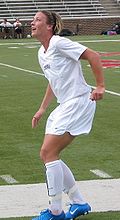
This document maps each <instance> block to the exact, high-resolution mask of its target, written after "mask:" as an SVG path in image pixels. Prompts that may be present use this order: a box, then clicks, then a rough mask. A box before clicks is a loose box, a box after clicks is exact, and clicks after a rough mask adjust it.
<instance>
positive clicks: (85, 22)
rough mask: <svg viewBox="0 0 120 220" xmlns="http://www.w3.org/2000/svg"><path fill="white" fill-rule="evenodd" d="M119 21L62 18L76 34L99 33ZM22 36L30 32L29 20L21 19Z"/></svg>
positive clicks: (119, 18)
mask: <svg viewBox="0 0 120 220" xmlns="http://www.w3.org/2000/svg"><path fill="white" fill-rule="evenodd" d="M116 22H120V16H118V17H113V16H112V17H101V18H100V17H86V18H85V17H81V18H74V19H71V18H66V19H63V24H64V28H68V29H70V30H71V31H73V32H74V33H75V34H78V35H99V34H101V32H102V31H105V30H108V29H110V28H111V27H112V26H113V24H114V23H116ZM22 23H23V37H24V38H25V37H26V36H27V35H30V33H31V26H30V23H31V21H28V20H27V21H22ZM0 38H3V33H2V32H1V31H0Z"/></svg>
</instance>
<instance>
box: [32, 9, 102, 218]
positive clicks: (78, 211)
mask: <svg viewBox="0 0 120 220" xmlns="http://www.w3.org/2000/svg"><path fill="white" fill-rule="evenodd" d="M61 28H62V21H61V18H60V16H59V15H58V14H56V13H54V12H50V11H39V12H37V13H36V15H35V16H34V19H33V21H32V22H31V29H32V36H33V37H35V38H36V39H38V41H39V42H41V44H42V46H41V48H40V49H39V52H38V59H39V63H40V66H41V68H42V70H43V72H44V75H45V77H46V78H47V79H48V86H47V89H46V93H45V96H44V98H43V101H42V103H41V105H40V108H39V109H38V111H37V112H36V113H35V114H34V116H33V118H32V127H33V128H34V127H36V126H37V124H38V122H39V121H40V120H41V118H42V116H43V114H44V113H45V111H46V109H47V107H48V106H49V104H50V103H51V101H52V99H53V98H54V97H56V98H57V102H58V103H59V105H58V106H57V107H56V108H55V109H54V110H53V111H52V113H51V114H50V116H49V117H48V120H47V123H46V130H45V137H44V140H43V144H42V146H41V150H40V157H41V159H42V161H43V162H44V164H45V168H46V179H47V189H48V195H49V207H48V209H46V210H45V211H42V212H41V213H40V215H39V216H38V217H36V218H34V219H35V220H69V219H74V218H76V217H78V216H80V215H82V214H85V213H88V212H89V211H91V207H90V205H89V204H88V203H87V202H86V201H84V199H83V197H82V195H81V193H80V191H79V189H78V188H77V185H76V182H75V178H74V176H73V174H72V172H71V170H70V169H69V167H68V166H67V165H66V164H65V163H64V162H63V161H62V160H61V159H60V152H61V151H62V150H63V149H64V148H66V147H67V146H68V144H70V143H71V142H72V141H73V139H74V138H75V137H76V136H78V135H80V134H88V133H89V132H90V130H91V127H92V122H93V118H94V113H95V109H96V101H97V100H100V99H102V98H103V94H104V91H105V86H104V77H103V71H102V65H101V60H100V56H99V54H98V53H96V52H95V51H93V50H91V49H89V48H87V47H86V46H83V45H81V44H79V43H77V42H73V41H71V40H69V39H67V38H64V37H60V36H59V35H58V34H59V32H60V30H61ZM80 59H84V60H87V61H88V62H89V64H90V66H91V68H92V72H93V74H94V76H95V81H96V89H94V90H92V89H91V87H90V86H89V85H88V84H87V83H86V81H85V79H84V76H83V72H82V68H81V64H80ZM62 192H65V193H67V194H68V197H69V199H70V202H71V205H70V208H69V210H68V212H67V213H65V212H64V211H63V208H62Z"/></svg>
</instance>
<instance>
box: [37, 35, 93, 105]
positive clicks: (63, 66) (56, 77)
mask: <svg viewBox="0 0 120 220" xmlns="http://www.w3.org/2000/svg"><path fill="white" fill-rule="evenodd" d="M86 49H87V47H85V46H83V45H81V44H79V43H77V42H73V41H71V40H69V39H67V38H64V37H60V36H55V35H54V36H53V37H52V38H51V40H50V44H49V47H48V49H47V51H46V52H45V49H44V47H43V46H41V48H40V49H39V51H38V59H39V63H40V66H41V68H42V70H43V72H44V74H45V77H46V78H47V79H48V81H49V83H50V86H51V88H52V90H53V92H54V94H55V96H56V97H57V102H58V103H64V102H66V101H68V100H70V99H73V98H75V97H78V96H81V95H83V94H85V93H87V92H89V91H90V90H91V88H90V86H88V85H87V83H86V81H85V79H84V76H83V72H82V68H81V64H80V60H79V58H80V56H81V55H82V53H83V52H84V51H85V50H86Z"/></svg>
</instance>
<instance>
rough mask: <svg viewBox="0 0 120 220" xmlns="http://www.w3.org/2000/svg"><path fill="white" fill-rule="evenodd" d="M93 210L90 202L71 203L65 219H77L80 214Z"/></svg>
mask: <svg viewBox="0 0 120 220" xmlns="http://www.w3.org/2000/svg"><path fill="white" fill-rule="evenodd" d="M90 211H91V207H90V206H89V204H88V203H85V204H71V205H70V208H69V211H68V212H67V213H66V215H65V220H70V219H75V218H77V217H79V216H80V215H85V214H88V213H89V212H90Z"/></svg>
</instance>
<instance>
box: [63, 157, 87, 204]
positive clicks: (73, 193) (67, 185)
mask: <svg viewBox="0 0 120 220" xmlns="http://www.w3.org/2000/svg"><path fill="white" fill-rule="evenodd" d="M60 161H61V165H62V169H63V175H64V180H63V191H64V192H65V193H67V194H68V196H69V199H70V200H71V203H72V204H84V203H85V201H84V199H83V196H82V195H81V193H80V191H79V189H78V187H77V185H76V182H75V178H74V176H73V174H72V172H71V170H70V169H69V167H68V166H67V165H66V164H65V163H64V162H63V161H62V160H60Z"/></svg>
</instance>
